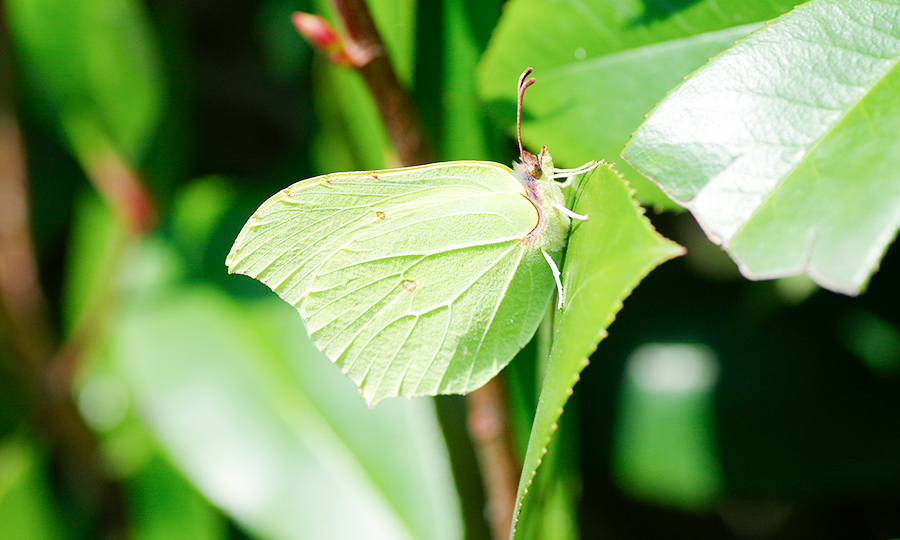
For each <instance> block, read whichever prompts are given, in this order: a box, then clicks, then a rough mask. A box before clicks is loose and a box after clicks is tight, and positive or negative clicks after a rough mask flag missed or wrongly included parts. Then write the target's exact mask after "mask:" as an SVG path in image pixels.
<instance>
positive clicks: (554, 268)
mask: <svg viewBox="0 0 900 540" xmlns="http://www.w3.org/2000/svg"><path fill="white" fill-rule="evenodd" d="M541 253H543V254H544V258H545V259H547V264H549V265H550V271H552V272H553V279H555V280H556V292H557V293H558V294H557V295H556V296H557V298H558V299H559V301H558V302H557V303H556V309H562V307H563V302H564V301H565V299H566V295H565V293H564V292H563V286H562V281H560V279H559V268H558V267H557V266H556V263H555V262H553V257H551V256H550V254H549V253H547V252H546V251H545V250H543V249H542V250H541Z"/></svg>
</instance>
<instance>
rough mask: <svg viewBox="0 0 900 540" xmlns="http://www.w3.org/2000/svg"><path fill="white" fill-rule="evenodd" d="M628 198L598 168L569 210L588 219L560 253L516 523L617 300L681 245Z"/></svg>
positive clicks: (613, 177)
mask: <svg viewBox="0 0 900 540" xmlns="http://www.w3.org/2000/svg"><path fill="white" fill-rule="evenodd" d="M632 193H633V192H632V190H631V189H630V188H629V187H628V185H627V184H626V183H625V182H624V181H623V178H622V177H621V175H620V174H619V173H618V172H616V171H615V169H613V168H612V167H611V166H608V165H607V166H603V165H601V166H600V167H598V168H597V169H596V170H595V171H594V172H593V173H592V174H591V175H590V176H588V177H586V178H584V179H583V180H582V182H581V183H580V186H579V191H578V193H577V195H576V199H575V207H574V211H575V212H577V213H580V214H587V215H588V216H590V219H589V220H588V221H585V222H581V223H579V224H577V225H576V226H575V227H573V229H572V233H571V235H570V237H569V244H568V247H567V249H566V258H565V266H564V267H563V285H564V287H565V288H566V291H567V293H566V295H567V305H566V308H565V309H564V310H563V311H562V313H561V314H559V316H558V319H557V321H556V325H555V331H554V336H553V348H552V350H551V353H550V362H549V364H548V366H547V372H546V374H545V375H544V383H543V388H542V390H541V396H540V399H539V401H538V408H537V413H536V415H535V420H534V426H533V427H532V431H531V437H530V439H529V441H528V450H527V453H526V456H525V463H524V468H523V470H522V477H521V480H520V483H519V493H518V497H517V509H516V518H515V519H516V521H518V520H521V519H529V517H528V516H529V512H530V511H532V510H530V509H531V508H532V507H531V506H529V504H528V501H529V499H528V497H527V495H528V492H529V490H530V489H533V488H532V481H533V480H537V481H542V480H541V477H540V475H537V472H538V467H539V466H540V464H541V461H542V460H543V459H544V454H545V452H546V448H547V445H548V444H549V442H550V440H551V439H552V437H553V434H554V432H555V431H556V430H557V421H558V420H559V418H560V416H561V415H562V412H563V407H564V406H565V404H566V402H567V401H568V399H569V396H571V395H572V388H573V386H574V385H575V383H576V382H577V381H578V379H579V376H580V375H579V374H580V373H581V371H582V370H583V369H584V368H585V366H587V365H588V358H589V357H590V355H591V354H592V353H593V352H594V350H595V349H596V348H597V344H598V343H599V342H600V340H602V339H603V338H604V337H605V336H606V328H607V327H608V326H609V325H610V324H611V323H612V322H613V319H614V318H615V314H616V312H618V311H619V309H620V308H621V307H622V301H623V300H624V299H625V298H626V297H627V296H628V295H629V294H630V293H631V291H632V290H633V289H634V287H636V286H637V284H638V283H639V282H640V281H641V279H643V278H644V276H646V275H647V274H648V273H649V272H650V271H651V270H653V269H654V268H655V267H656V266H658V265H660V264H662V263H663V262H665V261H666V260H668V259H671V258H673V257H677V256H679V255H681V254H683V253H684V249H683V248H682V247H681V246H679V245H678V244H675V243H674V242H671V241H670V240H667V239H665V238H663V237H662V236H660V235H659V234H658V233H657V232H656V231H655V230H654V229H653V227H652V226H651V225H650V222H649V221H648V220H647V218H646V217H645V216H644V215H643V210H642V209H641V208H640V207H639V206H638V205H637V203H636V201H635V200H634V199H632ZM535 475H537V478H535ZM533 511H540V510H539V509H538V508H534V510H533ZM514 529H515V527H514ZM513 536H515V530H514V531H513Z"/></svg>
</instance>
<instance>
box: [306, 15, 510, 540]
mask: <svg viewBox="0 0 900 540" xmlns="http://www.w3.org/2000/svg"><path fill="white" fill-rule="evenodd" d="M332 3H333V5H334V7H335V9H336V10H337V12H338V14H339V15H340V18H341V22H342V24H343V26H344V28H345V29H346V31H347V34H348V36H347V38H345V41H344V43H343V50H342V51H340V53H343V54H335V49H334V48H331V50H323V52H325V53H326V54H328V55H329V56H331V57H332V58H336V57H340V58H349V64H350V65H352V66H353V67H354V68H355V69H356V70H357V71H359V73H360V74H361V75H362V77H363V79H364V80H365V82H366V85H367V86H368V88H369V92H371V94H372V96H373V98H374V99H375V103H376V104H377V105H378V110H379V112H380V113H381V117H382V120H383V121H384V124H385V128H386V129H387V132H388V136H389V137H390V139H391V142H392V143H393V145H394V148H396V150H397V155H398V156H399V158H400V161H401V163H402V164H403V165H404V166H412V165H421V164H423V163H429V162H431V161H433V159H434V158H433V156H434V154H433V153H432V151H431V149H430V148H429V147H428V143H427V141H426V139H425V130H424V129H423V127H422V125H421V122H420V121H419V115H418V111H417V109H416V107H415V104H414V102H413V100H412V97H411V96H410V95H409V93H407V92H406V90H405V89H404V88H403V87H402V86H401V85H400V82H399V81H398V79H397V74H396V72H395V71H394V67H393V66H392V65H391V62H390V59H389V58H388V57H387V54H386V53H385V50H384V44H383V42H382V40H381V36H380V35H379V34H378V30H377V29H376V28H375V23H374V21H373V20H372V16H371V14H370V13H369V10H368V8H367V6H366V4H365V2H364V1H363V0H332ZM306 22H310V21H308V20H307V21H306ZM295 24H297V21H296V19H295ZM298 29H299V30H300V31H301V33H304V35H306V36H307V37H310V35H309V33H308V32H304V29H302V28H301V25H298ZM319 30H320V33H319V35H325V36H329V37H330V34H329V29H322V28H320V29H319ZM311 41H313V44H314V45H315V44H316V41H315V40H314V39H311ZM319 46H320V48H321V44H319ZM466 403H467V405H468V410H469V411H468V414H469V420H468V427H469V434H470V436H471V438H472V442H473V444H474V445H475V454H476V456H477V458H478V462H479V468H480V469H481V477H482V482H483V483H484V490H485V498H486V500H487V510H488V511H487V515H488V520H489V522H490V525H491V531H492V534H493V537H494V539H495V540H506V539H507V538H509V532H510V527H511V525H512V517H513V508H514V507H515V500H516V489H517V487H518V483H519V470H520V468H519V465H518V463H517V462H516V459H515V453H514V452H513V447H512V437H511V434H510V430H509V422H508V419H507V418H508V411H507V402H506V393H505V392H504V388H503V382H502V379H501V378H500V377H499V376H498V377H495V378H494V379H493V380H491V381H490V382H488V383H487V384H486V385H485V386H483V387H482V388H480V389H478V390H475V391H474V392H471V393H469V394H468V395H467V396H466Z"/></svg>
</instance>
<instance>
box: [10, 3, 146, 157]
mask: <svg viewBox="0 0 900 540" xmlns="http://www.w3.org/2000/svg"><path fill="white" fill-rule="evenodd" d="M5 4H6V5H5V7H6V14H7V16H8V18H9V22H10V31H11V34H12V36H13V38H14V44H15V46H16V48H17V50H18V52H19V53H20V54H21V55H22V56H23V57H24V59H25V66H26V74H27V75H28V76H29V77H30V78H31V79H32V80H33V84H35V86H36V88H37V89H39V90H40V91H41V92H42V93H43V96H42V97H43V98H44V100H45V102H46V103H48V104H51V106H52V107H53V108H54V110H55V113H56V115H57V117H58V119H59V121H60V123H61V127H62V131H63V132H64V134H65V135H66V136H67V137H68V139H69V143H70V144H71V145H72V146H73V147H74V149H75V152H76V154H77V155H78V157H79V158H80V159H82V160H86V161H90V160H92V159H93V158H94V157H95V156H94V154H95V153H97V152H99V151H103V150H105V147H106V146H107V145H112V146H113V147H115V148H116V149H117V150H118V151H119V152H122V153H124V154H125V155H127V156H128V157H129V158H131V160H132V162H134V161H137V160H138V159H139V158H140V157H141V155H142V153H143V150H144V149H145V147H146V145H147V144H148V142H149V139H150V136H151V135H152V133H153V129H154V127H155V126H156V123H157V120H158V119H159V116H160V114H161V112H162V99H163V98H162V93H163V90H162V81H161V73H160V71H161V70H160V66H159V59H158V53H157V51H156V43H155V41H154V38H153V35H152V33H151V30H150V25H149V23H148V21H147V19H146V16H145V14H144V13H143V10H142V6H141V5H140V4H139V3H138V2H136V1H134V0H79V1H78V2H71V1H69V0H11V1H9V2H6V3H5Z"/></svg>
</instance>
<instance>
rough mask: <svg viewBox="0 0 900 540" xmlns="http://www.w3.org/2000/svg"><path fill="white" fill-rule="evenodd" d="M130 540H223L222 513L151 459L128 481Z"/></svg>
mask: <svg viewBox="0 0 900 540" xmlns="http://www.w3.org/2000/svg"><path fill="white" fill-rule="evenodd" d="M127 486H128V502H129V505H128V506H129V511H130V515H131V519H130V525H131V530H130V538H133V539H134V540H225V539H227V538H228V536H229V535H228V527H227V525H226V521H225V519H224V518H223V517H222V514H221V513H220V512H218V511H217V510H216V509H215V508H213V507H212V505H210V504H209V502H207V501H206V499H204V498H203V497H202V496H200V494H199V493H197V490H195V489H194V488H193V486H191V485H190V484H188V483H187V481H185V479H184V477H183V476H182V475H180V474H178V472H177V471H176V470H175V469H173V467H172V464H171V463H169V462H168V461H167V460H164V459H161V458H160V456H159V455H156V456H154V459H152V460H150V461H149V462H148V463H147V464H146V465H145V466H144V467H142V468H141V469H140V470H139V471H137V472H136V474H134V475H133V476H132V477H131V478H129V479H128V482H127Z"/></svg>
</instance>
